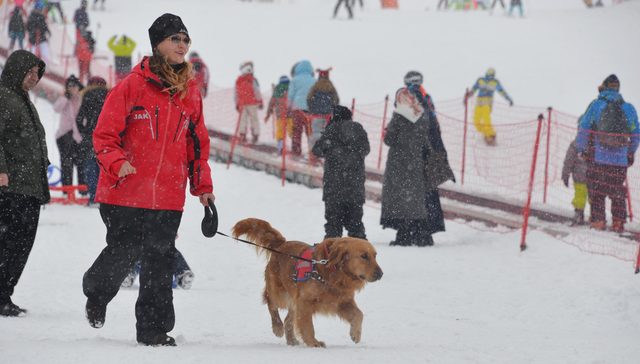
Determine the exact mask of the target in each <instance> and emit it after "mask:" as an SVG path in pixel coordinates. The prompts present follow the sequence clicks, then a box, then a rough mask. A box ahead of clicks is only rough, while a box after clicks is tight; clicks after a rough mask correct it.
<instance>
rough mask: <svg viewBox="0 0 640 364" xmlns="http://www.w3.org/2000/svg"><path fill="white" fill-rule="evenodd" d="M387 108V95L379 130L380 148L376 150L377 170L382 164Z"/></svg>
mask: <svg viewBox="0 0 640 364" xmlns="http://www.w3.org/2000/svg"><path fill="white" fill-rule="evenodd" d="M388 107H389V95H387V96H385V97H384V113H383V114H382V128H381V129H380V147H379V148H378V170H380V164H382V144H384V129H385V128H386V127H387V108H388Z"/></svg>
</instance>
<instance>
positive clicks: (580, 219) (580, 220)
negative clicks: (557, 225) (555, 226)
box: [571, 209, 585, 226]
mask: <svg viewBox="0 0 640 364" xmlns="http://www.w3.org/2000/svg"><path fill="white" fill-rule="evenodd" d="M575 211H576V212H575V215H574V216H573V220H572V221H571V226H580V225H584V224H585V222H584V210H579V209H576V210H575Z"/></svg>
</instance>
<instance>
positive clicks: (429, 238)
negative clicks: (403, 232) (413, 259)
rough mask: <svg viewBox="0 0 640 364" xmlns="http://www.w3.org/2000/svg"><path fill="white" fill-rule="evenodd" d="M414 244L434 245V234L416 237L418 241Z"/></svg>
mask: <svg viewBox="0 0 640 364" xmlns="http://www.w3.org/2000/svg"><path fill="white" fill-rule="evenodd" d="M413 245H415V246H421V247H422V246H433V236H431V235H424V236H422V237H420V239H416V241H415V242H414V243H413Z"/></svg>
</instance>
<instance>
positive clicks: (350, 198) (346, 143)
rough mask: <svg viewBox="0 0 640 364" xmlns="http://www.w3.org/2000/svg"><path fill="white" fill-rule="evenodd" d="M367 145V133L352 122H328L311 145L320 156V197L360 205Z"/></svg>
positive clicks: (360, 126)
mask: <svg viewBox="0 0 640 364" xmlns="http://www.w3.org/2000/svg"><path fill="white" fill-rule="evenodd" d="M369 151H370V146H369V139H368V138H367V132H366V131H365V130H364V128H363V127H362V125H360V124H359V123H357V122H354V121H331V123H329V125H328V126H327V128H326V129H325V131H324V133H323V134H322V136H321V137H320V139H318V141H317V142H316V143H315V145H314V146H313V150H312V152H313V154H315V155H316V156H317V157H320V158H324V159H325V162H324V176H323V178H322V181H323V183H324V186H323V188H322V200H323V201H328V202H351V203H357V204H364V200H365V194H364V181H365V170H364V158H365V157H366V156H367V155H368V154H369Z"/></svg>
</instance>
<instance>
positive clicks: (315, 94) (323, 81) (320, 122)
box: [307, 68, 340, 149]
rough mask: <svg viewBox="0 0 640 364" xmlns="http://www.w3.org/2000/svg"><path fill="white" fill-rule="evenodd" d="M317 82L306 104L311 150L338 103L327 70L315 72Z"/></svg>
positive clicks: (336, 93) (336, 92)
mask: <svg viewBox="0 0 640 364" xmlns="http://www.w3.org/2000/svg"><path fill="white" fill-rule="evenodd" d="M317 71H318V81H317V82H316V83H315V84H314V85H313V87H311V90H309V95H307V104H308V105H309V114H310V115H309V119H311V136H310V137H309V148H310V149H311V148H313V146H314V144H315V143H316V141H317V140H318V139H320V135H321V134H322V133H323V132H324V128H325V126H326V125H327V124H328V123H329V119H330V118H331V113H332V112H333V108H334V107H336V105H338V104H339V103H340V98H339V97H338V91H336V88H335V87H334V86H333V83H331V80H330V79H329V72H330V71H331V68H329V69H327V70H317Z"/></svg>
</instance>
